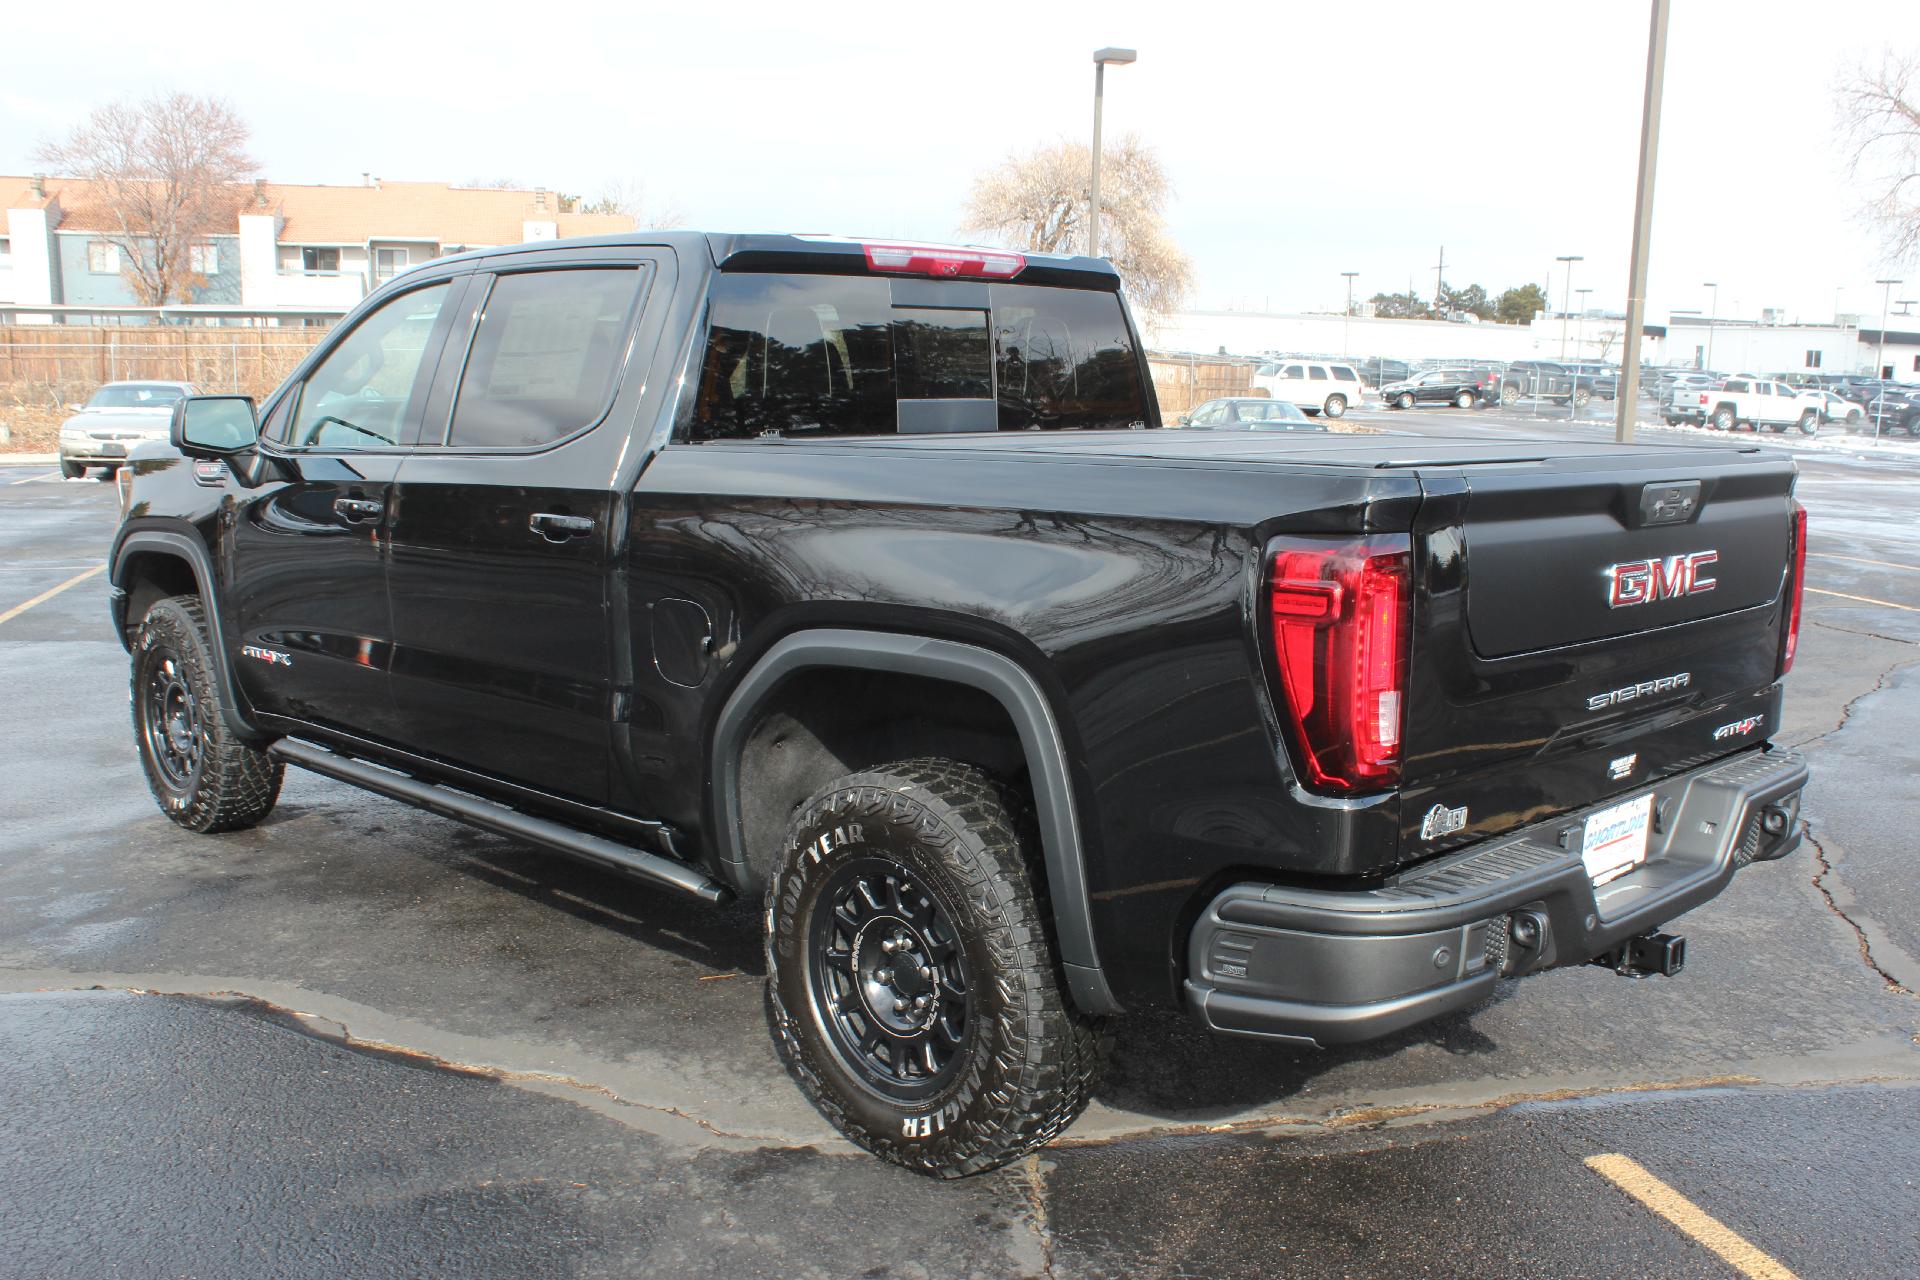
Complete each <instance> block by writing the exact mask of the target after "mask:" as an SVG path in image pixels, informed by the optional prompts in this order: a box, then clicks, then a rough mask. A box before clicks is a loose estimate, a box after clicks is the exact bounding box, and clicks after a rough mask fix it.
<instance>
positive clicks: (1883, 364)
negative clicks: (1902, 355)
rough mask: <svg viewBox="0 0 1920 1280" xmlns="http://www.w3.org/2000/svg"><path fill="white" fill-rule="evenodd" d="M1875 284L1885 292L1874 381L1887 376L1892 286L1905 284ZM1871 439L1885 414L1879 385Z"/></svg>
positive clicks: (1884, 394) (1877, 434)
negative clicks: (1883, 286) (1889, 310)
mask: <svg viewBox="0 0 1920 1280" xmlns="http://www.w3.org/2000/svg"><path fill="white" fill-rule="evenodd" d="M1874 283H1875V284H1880V285H1885V286H1886V291H1885V292H1884V293H1882V294H1881V296H1880V351H1879V354H1878V355H1876V356H1874V358H1873V376H1874V378H1875V380H1876V381H1878V380H1881V379H1884V378H1885V377H1886V376H1887V319H1888V316H1887V311H1888V309H1889V308H1890V307H1891V306H1892V305H1893V286H1895V285H1897V284H1904V283H1906V282H1905V281H1904V280H1875V281H1874ZM1873 403H1874V410H1873V438H1874V439H1875V440H1878V439H1879V438H1880V423H1881V420H1882V419H1884V418H1885V417H1886V414H1887V388H1886V385H1885V383H1884V382H1882V383H1881V387H1880V392H1879V394H1878V395H1876V396H1875V397H1874V398H1873Z"/></svg>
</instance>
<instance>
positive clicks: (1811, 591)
mask: <svg viewBox="0 0 1920 1280" xmlns="http://www.w3.org/2000/svg"><path fill="white" fill-rule="evenodd" d="M1807 594H1808V595H1810V596H1838V597H1839V598H1840V599H1842V600H1858V601H1859V602H1860V603H1861V604H1877V605H1879V606H1881V607H1882V608H1885V609H1902V610H1905V611H1906V612H1908V613H1920V607H1917V606H1914V605H1910V604H1895V603H1894V602H1893V601H1891V600H1875V599H1874V598H1873V597H1872V596H1850V595H1848V594H1847V593H1846V592H1844V591H1822V590H1821V589H1820V588H1819V587H1808V588H1807ZM5 621H6V619H5V618H0V622H5Z"/></svg>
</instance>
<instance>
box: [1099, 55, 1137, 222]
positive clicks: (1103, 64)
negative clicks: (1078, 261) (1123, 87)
mask: <svg viewBox="0 0 1920 1280" xmlns="http://www.w3.org/2000/svg"><path fill="white" fill-rule="evenodd" d="M1138 56H1139V55H1138V54H1136V53H1135V52H1134V51H1133V50H1132V49H1095V50H1094V51H1093V188H1092V191H1091V193H1090V200H1089V204H1090V205H1091V208H1090V210H1089V212H1088V214H1087V256H1088V257H1090V258H1097V257H1099V256H1100V100H1101V98H1102V97H1103V96H1105V94H1106V89H1107V67H1108V66H1109V65H1111V66H1116V67H1124V66H1125V65H1127V64H1128V63H1129V62H1132V61H1133V60H1134V59H1135V58H1136V57H1138Z"/></svg>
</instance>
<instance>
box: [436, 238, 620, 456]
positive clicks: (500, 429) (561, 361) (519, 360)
mask: <svg viewBox="0 0 1920 1280" xmlns="http://www.w3.org/2000/svg"><path fill="white" fill-rule="evenodd" d="M640 281H641V272H640V271H639V270H637V269H635V268H633V267H626V268H620V269H615V270H604V269H593V270H577V269H576V270H554V271H526V272H516V273H514V274H512V275H503V276H500V277H499V278H498V279H496V280H495V281H494V282H493V289H492V291H491V292H490V293H488V295H487V299H486V303H485V305H484V307H483V309H482V311H481V313H480V323H479V326H478V327H477V328H476V329H475V331H474V335H473V347H472V350H471V352H470V353H469V354H468V356H467V365H466V369H465V371H464V372H463V373H462V374H461V375H460V390H459V393H458V395H457V397H456V399H455V400H454V405H453V422H452V426H451V428H450V429H449V431H448V437H447V443H448V444H449V445H451V446H452V447H454V448H456V449H458V448H468V449H525V448H535V447H538V446H540V445H545V444H551V443H553V442H554V441H556V440H560V439H564V438H565V437H567V436H570V435H572V434H574V433H575V432H576V431H579V430H581V429H583V428H585V427H589V426H591V425H593V424H594V423H595V422H598V421H599V420H600V418H601V417H602V416H603V415H604V414H605V413H606V411H607V404H608V402H609V400H611V398H612V395H613V386H614V381H615V378H616V376H617V375H618V374H619V372H620V357H621V352H622V350H623V349H624V347H625V339H626V336H627V326H628V323H629V321H630V320H631V319H632V314H633V304H634V300H635V299H636V298H637V297H638V296H639V292H640Z"/></svg>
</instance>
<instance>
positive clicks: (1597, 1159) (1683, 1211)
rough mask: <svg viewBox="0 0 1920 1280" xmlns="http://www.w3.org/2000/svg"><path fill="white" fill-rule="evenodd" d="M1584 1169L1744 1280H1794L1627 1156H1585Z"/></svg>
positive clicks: (1746, 1241) (1781, 1267) (1728, 1228)
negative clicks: (1697, 1245) (1655, 1216)
mask: <svg viewBox="0 0 1920 1280" xmlns="http://www.w3.org/2000/svg"><path fill="white" fill-rule="evenodd" d="M1587 1168H1589V1169H1591V1170H1593V1171H1594V1172H1595V1173H1597V1174H1599V1175H1600V1176H1601V1177H1603V1178H1605V1179H1606V1180H1607V1181H1608V1182H1611V1183H1612V1184H1613V1185H1614V1186H1616V1187H1618V1188H1620V1189H1621V1190H1622V1191H1624V1192H1626V1193H1627V1194H1628V1195H1630V1196H1632V1197H1633V1198H1634V1199H1635V1200H1638V1201H1639V1202H1640V1203H1641V1204H1643V1205H1645V1206H1646V1207H1647V1208H1649V1209H1651V1210H1653V1212H1655V1213H1657V1214H1659V1215H1660V1216H1661V1217H1663V1218H1665V1219H1666V1220H1667V1221H1668V1222H1669V1223H1671V1224H1672V1225H1673V1226H1674V1228H1675V1229H1676V1230H1678V1231H1679V1232H1680V1233H1681V1234H1682V1235H1684V1236H1686V1237H1687V1238H1688V1239H1690V1240H1692V1241H1694V1242H1695V1243H1697V1244H1700V1245H1704V1246H1705V1247H1706V1248H1708V1249H1711V1250H1712V1251H1713V1252H1714V1253H1716V1254H1718V1255H1719V1256H1720V1258H1721V1260H1722V1261H1724V1262H1725V1263H1726V1264H1727V1265H1728V1266H1730V1267H1732V1268H1733V1269H1734V1270H1735V1271H1738V1272H1739V1273H1740V1274H1741V1275H1743V1276H1746V1277H1747V1280H1797V1278H1796V1277H1795V1276H1794V1274H1793V1272H1791V1271H1789V1270H1788V1269H1787V1268H1786V1267H1785V1266H1784V1265H1783V1264H1781V1263H1780V1262H1779V1261H1778V1260H1777V1259H1775V1258H1773V1257H1772V1256H1770V1255H1768V1254H1766V1253H1763V1252H1762V1251H1761V1250H1760V1249H1759V1248H1757V1247H1756V1246H1754V1245H1753V1244H1751V1243H1749V1242H1748V1240H1747V1239H1746V1237H1745V1236H1742V1235H1741V1234H1740V1233H1739V1232H1737V1231H1735V1230H1734V1229H1733V1228H1732V1227H1729V1226H1728V1225H1727V1224H1726V1223H1724V1222H1722V1221H1720V1219H1718V1218H1716V1217H1714V1216H1713V1215H1712V1214H1710V1213H1708V1212H1707V1211H1706V1210H1705V1209H1702V1208H1701V1207H1700V1206H1699V1205H1697V1204H1695V1203H1694V1202H1693V1201H1691V1200H1689V1199H1687V1198H1686V1197H1685V1196H1683V1195H1681V1194H1680V1193H1679V1192H1678V1191H1675V1190H1674V1189H1673V1188H1672V1187H1670V1186H1668V1185H1667V1184H1666V1183H1664V1182H1662V1181H1660V1179H1658V1178H1656V1177H1654V1176H1653V1175H1652V1174H1651V1173H1648V1172H1647V1170H1646V1167H1645V1166H1644V1165H1642V1164H1641V1163H1640V1162H1639V1161H1638V1160H1634V1159H1632V1158H1630V1157H1628V1156H1621V1155H1604V1156H1588V1157H1587Z"/></svg>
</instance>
